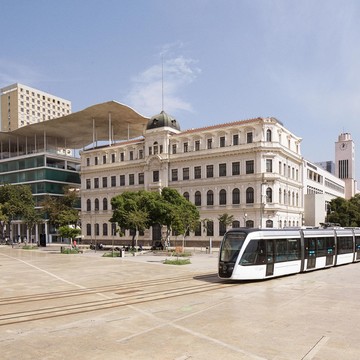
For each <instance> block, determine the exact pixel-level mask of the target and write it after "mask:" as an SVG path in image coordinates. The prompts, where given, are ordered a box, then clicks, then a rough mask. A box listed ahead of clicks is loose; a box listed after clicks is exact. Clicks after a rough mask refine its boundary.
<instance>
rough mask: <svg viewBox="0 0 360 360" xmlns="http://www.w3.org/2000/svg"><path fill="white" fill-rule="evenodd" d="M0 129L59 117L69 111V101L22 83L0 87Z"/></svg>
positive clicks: (4, 129)
mask: <svg viewBox="0 0 360 360" xmlns="http://www.w3.org/2000/svg"><path fill="white" fill-rule="evenodd" d="M0 97H1V98H0V124H1V131H13V130H16V129H17V128H20V127H22V126H25V125H30V124H35V123H39V122H42V121H47V120H50V119H55V118H59V117H61V116H65V115H69V114H70V113H71V102H70V101H68V100H65V99H62V98H60V97H57V96H54V95H50V94H48V93H46V92H43V91H40V90H37V89H34V88H31V87H29V86H26V85H22V84H17V83H16V84H13V85H9V86H6V87H4V88H2V89H0Z"/></svg>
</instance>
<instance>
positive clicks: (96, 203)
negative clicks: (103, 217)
mask: <svg viewBox="0 0 360 360" xmlns="http://www.w3.org/2000/svg"><path fill="white" fill-rule="evenodd" d="M95 211H99V199H95Z"/></svg>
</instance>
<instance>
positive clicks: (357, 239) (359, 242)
mask: <svg viewBox="0 0 360 360" xmlns="http://www.w3.org/2000/svg"><path fill="white" fill-rule="evenodd" d="M355 242H356V245H355V248H356V250H357V251H359V250H360V236H356V237H355Z"/></svg>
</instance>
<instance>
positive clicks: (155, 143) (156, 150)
mask: <svg viewBox="0 0 360 360" xmlns="http://www.w3.org/2000/svg"><path fill="white" fill-rule="evenodd" d="M158 152H159V151H158V143H157V141H155V142H154V155H156V154H157V153H158Z"/></svg>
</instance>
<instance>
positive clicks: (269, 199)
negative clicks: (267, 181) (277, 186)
mask: <svg viewBox="0 0 360 360" xmlns="http://www.w3.org/2000/svg"><path fill="white" fill-rule="evenodd" d="M266 202H267V203H272V202H273V200H272V189H271V188H270V187H268V188H267V189H266Z"/></svg>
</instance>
